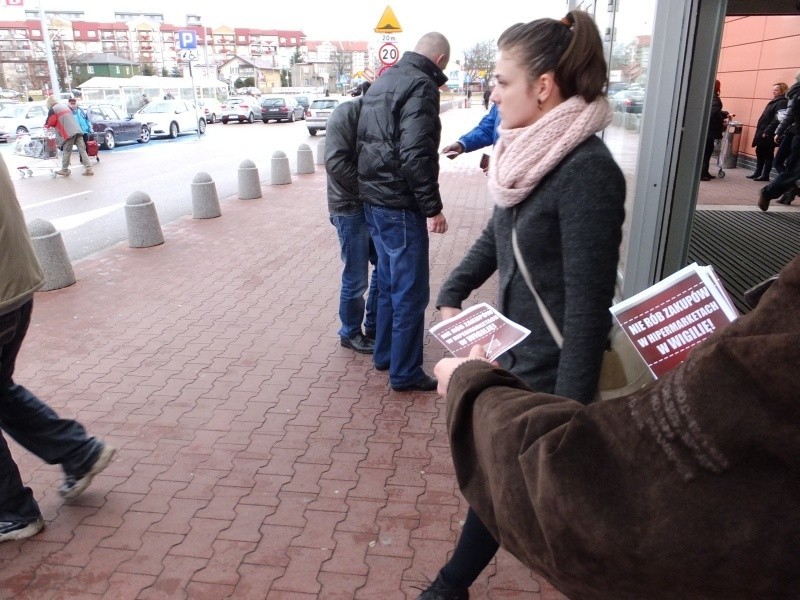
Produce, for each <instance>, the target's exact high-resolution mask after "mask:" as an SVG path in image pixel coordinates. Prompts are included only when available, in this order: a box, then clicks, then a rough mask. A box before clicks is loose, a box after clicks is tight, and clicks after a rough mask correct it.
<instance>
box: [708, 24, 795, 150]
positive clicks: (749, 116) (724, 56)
mask: <svg viewBox="0 0 800 600" xmlns="http://www.w3.org/2000/svg"><path fill="white" fill-rule="evenodd" d="M798 70H800V16H797V17H795V16H762V15H759V16H749V17H727V18H726V19H725V28H724V29H723V34H722V48H721V51H720V58H719V65H718V67H717V79H719V81H720V84H721V93H720V96H721V98H722V104H723V106H724V108H725V110H727V111H728V112H730V113H733V114H734V115H735V117H734V118H735V120H737V121H739V122H741V123H742V124H743V125H744V127H743V128H742V137H741V139H740V140H739V155H740V156H741V155H742V154H744V155H745V156H747V157H750V158H755V149H754V148H753V147H752V146H751V144H752V141H753V133H754V132H755V126H756V123H757V122H758V118H759V117H760V116H761V113H762V111H763V110H764V107H765V106H766V104H767V102H769V101H770V100H771V99H772V86H773V84H775V83H779V82H781V81H783V82H785V83H787V84H789V86H791V85H792V84H793V83H794V82H795V73H797V71H798Z"/></svg>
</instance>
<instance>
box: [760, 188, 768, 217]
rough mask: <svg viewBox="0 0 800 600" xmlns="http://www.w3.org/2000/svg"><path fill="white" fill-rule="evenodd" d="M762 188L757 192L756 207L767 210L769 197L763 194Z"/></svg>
mask: <svg viewBox="0 0 800 600" xmlns="http://www.w3.org/2000/svg"><path fill="white" fill-rule="evenodd" d="M764 189H765V188H761V191H759V192H758V208H760V209H761V210H763V211H764V212H767V211H768V210H769V198H767V197H766V196H765V195H764Z"/></svg>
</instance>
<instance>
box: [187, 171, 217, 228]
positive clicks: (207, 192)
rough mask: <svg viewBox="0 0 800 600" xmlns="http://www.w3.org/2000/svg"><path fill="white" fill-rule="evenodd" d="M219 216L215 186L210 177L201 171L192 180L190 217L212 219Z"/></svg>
mask: <svg viewBox="0 0 800 600" xmlns="http://www.w3.org/2000/svg"><path fill="white" fill-rule="evenodd" d="M221 214H222V211H221V210H220V209H219V196H217V186H216V184H215V183H214V180H213V179H211V175H209V174H208V173H203V172H202V171H201V172H200V173H198V174H197V175H195V176H194V179H192V217H193V218H195V219H213V218H214V217H219V216H220V215H221Z"/></svg>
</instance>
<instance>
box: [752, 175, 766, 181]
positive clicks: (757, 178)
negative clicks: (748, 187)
mask: <svg viewBox="0 0 800 600" xmlns="http://www.w3.org/2000/svg"><path fill="white" fill-rule="evenodd" d="M753 181H769V175H762V176H761V177H753Z"/></svg>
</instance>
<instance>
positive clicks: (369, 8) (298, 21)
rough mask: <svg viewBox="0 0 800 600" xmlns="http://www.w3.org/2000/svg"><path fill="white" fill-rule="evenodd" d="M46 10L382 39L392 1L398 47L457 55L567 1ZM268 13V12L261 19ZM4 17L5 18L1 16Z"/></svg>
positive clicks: (190, 1) (359, 1)
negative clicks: (422, 45) (439, 46)
mask: <svg viewBox="0 0 800 600" xmlns="http://www.w3.org/2000/svg"><path fill="white" fill-rule="evenodd" d="M42 2H43V3H44V8H45V10H69V9H72V10H84V11H85V12H86V15H87V19H92V20H94V19H95V18H97V19H98V20H109V21H110V20H112V19H113V14H114V11H131V12H133V11H137V12H138V11H142V12H158V13H162V14H164V16H165V19H166V20H167V21H168V22H170V23H173V24H175V25H181V24H184V23H185V22H186V14H187V13H190V14H197V15H200V16H201V18H202V19H203V24H204V25H207V26H209V27H217V26H219V25H228V26H230V27H253V28H259V29H298V30H301V31H303V32H304V33H305V34H306V35H307V36H308V39H311V40H321V39H326V38H327V39H343V40H354V39H357V40H366V41H372V40H374V39H377V35H378V34H376V33H374V31H373V30H374V29H375V27H376V26H377V24H378V21H379V20H380V18H381V15H382V14H383V11H384V9H385V8H386V6H391V8H392V10H393V11H394V14H395V16H396V17H397V20H398V21H399V23H400V27H401V28H402V29H403V32H402V33H401V34H398V36H397V38H398V44H399V45H400V49H401V50H407V49H409V48H410V47H412V46H413V45H414V42H416V40H417V39H418V38H419V37H420V36H421V35H422V34H424V33H427V32H428V31H441V32H442V33H443V34H445V35H446V36H447V37H448V39H449V40H450V43H451V45H452V48H453V55H454V58H457V57H458V56H459V55H460V54H461V53H463V51H464V50H465V49H467V48H470V47H472V46H474V45H475V44H476V43H478V42H482V41H486V40H490V39H497V38H498V37H499V35H500V34H501V33H502V32H503V30H504V29H505V28H506V27H508V26H509V25H513V24H514V23H518V22H520V21H531V20H533V19H537V18H540V17H553V18H561V17H562V16H564V14H565V13H566V6H567V3H566V0H534V1H533V2H520V1H519V0H489V1H488V2H476V1H474V0H469V1H465V0H451V1H442V0H392V1H390V2H384V1H382V0H379V1H377V2H376V1H375V0H283V1H275V0H269V1H264V0H261V1H259V0H256V1H255V2H252V3H251V2H234V3H233V4H227V3H226V2H225V1H224V0H213V1H212V0H104V1H103V2H99V1H96V0H93V1H91V2H89V1H87V0H42ZM24 3H25V8H26V9H27V10H35V9H37V8H38V2H37V1H36V0H24ZM261 15H263V16H261ZM2 18H3V17H2V15H0V19H2Z"/></svg>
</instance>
